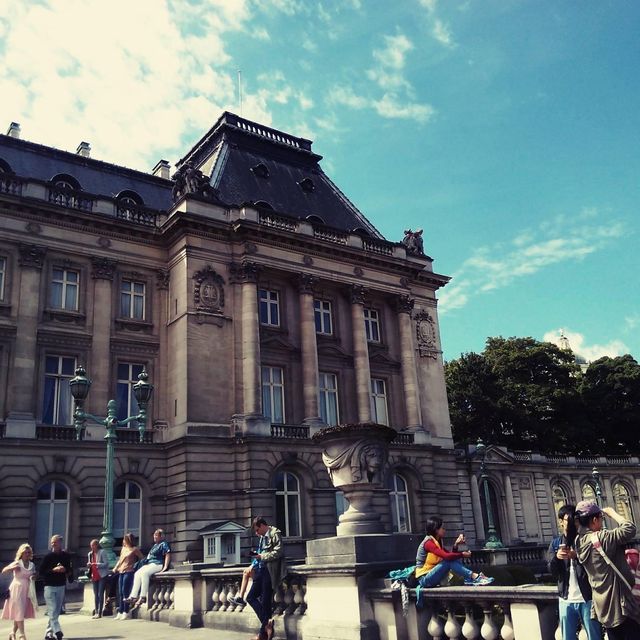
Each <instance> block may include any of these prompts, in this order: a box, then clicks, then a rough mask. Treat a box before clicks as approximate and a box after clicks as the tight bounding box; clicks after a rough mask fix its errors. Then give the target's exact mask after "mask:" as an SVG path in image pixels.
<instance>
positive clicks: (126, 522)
mask: <svg viewBox="0 0 640 640" xmlns="http://www.w3.org/2000/svg"><path fill="white" fill-rule="evenodd" d="M123 484H124V485H125V497H124V498H116V497H115V496H116V493H117V491H118V487H120V486H121V485H123ZM132 484H133V485H135V486H136V487H138V491H139V494H140V497H139V498H130V497H129V493H130V491H129V489H130V485H132ZM113 496H114V497H113V536H114V537H115V538H119V539H121V538H123V537H124V535H125V534H126V533H129V532H131V533H133V535H134V536H136V538H137V539H138V540H140V532H141V531H142V522H143V509H144V506H143V498H144V491H143V488H142V485H140V483H138V482H136V481H135V480H131V479H130V478H123V479H121V480H119V481H118V482H117V483H115V485H114V487H113ZM116 503H118V504H123V505H124V508H123V523H122V525H123V526H122V535H119V534H118V533H117V532H119V527H118V526H117V523H116ZM134 503H137V504H138V527H137V529H135V528H132V527H131V525H130V523H129V515H130V513H129V505H130V504H134Z"/></svg>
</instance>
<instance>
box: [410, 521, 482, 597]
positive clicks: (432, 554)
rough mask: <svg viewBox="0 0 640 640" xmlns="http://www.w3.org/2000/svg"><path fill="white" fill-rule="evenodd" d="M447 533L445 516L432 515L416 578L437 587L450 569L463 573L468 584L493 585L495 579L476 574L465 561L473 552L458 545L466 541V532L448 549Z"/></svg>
mask: <svg viewBox="0 0 640 640" xmlns="http://www.w3.org/2000/svg"><path fill="white" fill-rule="evenodd" d="M444 534H445V528H444V526H443V520H442V518H439V517H438V516H432V517H430V518H429V519H428V520H427V535H426V536H425V538H424V540H423V541H422V542H421V543H420V546H419V547H418V551H417V554H416V578H417V579H418V582H419V583H420V586H421V587H425V588H426V587H437V586H438V585H439V584H440V583H441V582H442V580H443V579H444V578H445V577H446V576H447V575H448V574H449V573H450V572H452V573H455V574H457V575H459V576H462V577H463V578H464V583H465V585H472V586H483V585H487V584H491V583H492V582H493V578H489V577H487V576H485V575H484V574H483V573H476V572H475V571H472V570H471V569H469V568H467V567H465V566H464V564H462V558H468V557H470V556H471V551H458V545H461V544H465V538H464V535H463V534H462V533H461V534H460V535H459V536H458V537H457V538H456V541H455V542H454V544H453V549H452V551H447V550H446V549H445V548H444V546H443V545H442V539H443V538H444Z"/></svg>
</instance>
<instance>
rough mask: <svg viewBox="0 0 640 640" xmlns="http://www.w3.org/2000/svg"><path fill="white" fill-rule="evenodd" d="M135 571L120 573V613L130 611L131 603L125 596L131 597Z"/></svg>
mask: <svg viewBox="0 0 640 640" xmlns="http://www.w3.org/2000/svg"><path fill="white" fill-rule="evenodd" d="M133 573H134V572H133V571H127V573H119V574H118V613H129V603H128V602H125V598H128V597H129V594H130V593H131V587H133Z"/></svg>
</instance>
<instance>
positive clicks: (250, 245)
mask: <svg viewBox="0 0 640 640" xmlns="http://www.w3.org/2000/svg"><path fill="white" fill-rule="evenodd" d="M244 250H245V252H246V253H248V254H249V255H253V254H254V253H258V246H257V245H256V244H255V243H254V242H245V244H244Z"/></svg>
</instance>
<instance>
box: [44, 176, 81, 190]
mask: <svg viewBox="0 0 640 640" xmlns="http://www.w3.org/2000/svg"><path fill="white" fill-rule="evenodd" d="M51 182H52V183H53V186H54V187H57V188H58V189H61V190H63V191H80V188H81V187H80V183H79V182H78V181H77V180H76V179H75V178H74V177H73V176H69V175H67V174H64V173H61V174H59V175H57V176H54V177H53V178H52V179H51Z"/></svg>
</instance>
